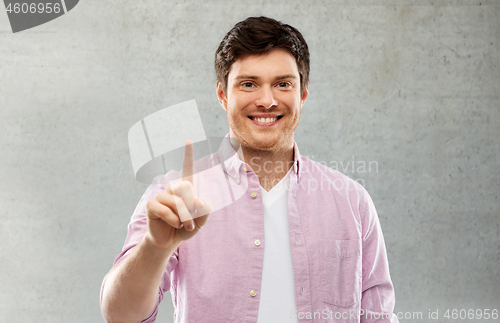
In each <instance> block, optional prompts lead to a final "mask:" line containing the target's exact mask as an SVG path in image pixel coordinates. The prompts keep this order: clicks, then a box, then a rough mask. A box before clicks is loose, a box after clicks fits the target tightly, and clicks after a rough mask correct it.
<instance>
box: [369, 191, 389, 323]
mask: <svg viewBox="0 0 500 323" xmlns="http://www.w3.org/2000/svg"><path fill="white" fill-rule="evenodd" d="M360 214H361V216H363V217H364V218H363V222H364V223H363V232H362V235H363V249H362V250H363V251H362V252H363V257H362V262H363V272H362V295H361V309H362V315H361V317H360V319H361V322H363V323H372V322H373V323H375V322H377V323H389V322H390V323H397V322H399V321H398V318H397V317H396V315H395V314H394V313H393V310H394V304H395V295H394V287H393V285H392V281H391V277H390V274H389V262H388V260H387V253H386V248H385V243H384V237H383V235H382V228H381V226H380V222H379V219H378V216H377V211H376V210H375V206H374V205H373V201H372V199H371V198H370V196H369V195H368V193H366V194H364V201H363V202H362V203H361V209H360Z"/></svg>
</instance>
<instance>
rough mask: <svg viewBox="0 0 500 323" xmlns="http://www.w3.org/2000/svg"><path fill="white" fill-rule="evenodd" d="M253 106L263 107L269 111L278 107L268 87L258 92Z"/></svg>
mask: <svg viewBox="0 0 500 323" xmlns="http://www.w3.org/2000/svg"><path fill="white" fill-rule="evenodd" d="M255 104H256V105H257V106H258V107H263V108H265V109H270V108H272V107H275V106H277V105H278V102H277V101H276V99H275V97H274V93H273V90H272V89H271V88H269V87H262V88H260V90H259V93H258V98H257V100H256V101H255Z"/></svg>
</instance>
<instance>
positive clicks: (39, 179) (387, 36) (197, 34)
mask: <svg viewBox="0 0 500 323" xmlns="http://www.w3.org/2000/svg"><path fill="white" fill-rule="evenodd" d="M2 11H3V9H2ZM250 15H268V16H271V17H275V18H277V19H279V20H282V21H284V22H287V23H289V24H291V25H293V26H295V27H297V28H298V29H299V30H301V31H302V33H303V34H304V36H305V38H306V40H307V41H308V43H309V46H310V51H311V60H312V66H311V82H310V97H309V99H308V101H307V103H306V105H305V107H304V109H303V115H302V120H301V123H300V125H299V128H298V130H297V132H296V140H297V142H298V143H299V145H300V149H301V152H302V153H303V154H305V155H308V156H310V157H313V158H314V159H316V160H319V161H324V162H327V163H328V164H329V165H331V166H332V167H336V168H338V169H339V170H341V171H343V172H345V173H346V174H348V175H349V176H351V177H353V178H355V179H357V180H359V181H360V182H363V183H364V185H365V187H366V188H367V189H368V191H369V192H370V194H371V196H372V198H373V200H374V202H375V205H376V206H377V209H378V212H379V216H380V220H381V223H382V227H383V231H384V234H385V240H386V245H387V248H388V255H389V261H390V268H391V273H392V279H393V282H394V286H395V290H396V300H397V301H396V312H402V313H407V312H410V313H413V312H422V314H423V319H418V318H415V319H407V320H402V321H405V322H421V321H429V320H428V319H426V318H427V316H428V311H429V310H431V311H432V312H435V311H436V310H438V311H439V317H440V319H439V320H433V321H435V322H469V321H470V322H477V321H480V320H476V319H471V320H469V319H467V320H457V321H455V320H448V319H445V318H444V317H443V314H444V312H445V311H446V309H467V310H468V309H474V310H480V309H486V308H488V309H493V308H495V307H496V308H497V309H499V310H500V306H499V304H500V303H499V302H498V301H499V300H500V288H499V285H500V273H499V268H500V266H499V260H500V239H499V231H500V219H499V216H500V200H499V191H500V175H499V171H498V169H499V167H500V142H499V137H500V96H499V93H500V67H499V64H500V57H499V56H500V54H499V53H500V42H499V40H500V5H499V2H498V1H495V0H478V1H458V0H452V1H440V0H434V1H431V0H422V1H409V0H408V1H403V0H392V1H370V0H353V1H295V0H293V1H288V2H283V1H254V2H252V3H251V4H248V3H247V2H245V3H241V4H240V3H236V2H233V3H229V2H227V3H225V2H223V1H203V2H200V4H198V3H197V2H195V1H149V2H133V3H132V2H129V3H126V2H123V1H112V2H104V1H95V0H86V1H81V2H80V3H79V4H78V5H77V7H75V8H74V9H73V10H72V11H71V12H69V13H68V14H66V15H64V16H63V17H61V18H58V19H56V20H54V21H52V22H49V23H47V24H44V25H42V26H39V27H36V28H33V29H30V30H27V31H24V32H21V33H17V34H12V32H11V31H10V26H9V22H8V19H7V15H6V14H4V13H1V14H0V75H1V78H0V129H1V136H0V147H1V148H0V149H1V156H2V157H1V158H0V179H1V181H0V237H1V241H2V248H1V251H0V264H1V266H0V286H2V288H1V289H0V321H1V322H37V323H40V322H50V323H56V322H101V321H103V320H102V317H101V314H100V309H99V288H100V284H101V280H102V278H103V277H104V275H105V274H106V272H107V271H108V270H109V268H110V267H111V265H112V262H113V259H114V257H115V256H116V255H117V254H118V253H119V252H120V249H121V247H122V244H123V242H124V239H125V235H126V229H127V223H128V221H129V218H130V215H131V214H132V212H133V210H134V207H135V205H136V203H137V202H138V200H139V198H140V196H141V195H142V193H143V192H144V190H145V188H146V185H143V184H140V183H138V182H136V181H135V180H134V176H133V172H132V166H131V162H130V156H129V152H128V143H127V132H128V129H129V128H130V127H131V126H132V125H133V124H134V123H135V122H137V121H139V120H140V119H141V118H143V117H145V116H147V115H149V114H151V113H153V112H155V111H157V110H160V109H162V108H165V107H167V106H170V105H173V104H175V103H179V102H183V101H187V100H190V99H196V101H197V103H198V107H199V108H200V111H201V114H202V118H203V122H204V125H205V130H206V132H207V134H209V135H212V136H220V135H222V136H223V135H225V134H226V132H227V131H228V126H227V123H226V121H225V114H224V111H223V110H222V108H221V107H220V106H219V105H218V102H217V99H216V96H215V82H214V81H215V73H214V71H213V66H212V65H213V55H214V52H215V49H216V47H217V46H218V43H219V42H220V40H221V39H222V37H223V35H224V34H225V33H226V32H227V31H228V30H229V29H230V28H231V27H232V26H233V25H234V24H235V23H236V22H237V21H239V20H241V19H244V18H245V17H247V16H250ZM370 161H371V162H372V163H371V164H370V165H371V168H368V163H369V162H370ZM363 163H365V164H366V167H365V168H364V169H363V167H361V166H362V165H363ZM352 165H354V166H355V167H354V168H352ZM171 315H172V314H171V304H169V300H168V298H167V299H166V300H165V301H164V303H163V304H162V309H161V314H160V318H159V320H158V322H171V321H172V318H171ZM489 321H492V320H489ZM485 322H486V321H485Z"/></svg>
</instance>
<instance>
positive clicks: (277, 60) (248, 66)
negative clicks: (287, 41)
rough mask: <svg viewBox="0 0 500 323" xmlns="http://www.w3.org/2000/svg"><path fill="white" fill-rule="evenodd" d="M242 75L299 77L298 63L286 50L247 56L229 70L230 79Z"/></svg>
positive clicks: (274, 50)
mask: <svg viewBox="0 0 500 323" xmlns="http://www.w3.org/2000/svg"><path fill="white" fill-rule="evenodd" d="M240 75H248V76H253V77H267V76H268V77H272V76H281V75H296V76H297V77H298V76H299V70H298V67H297V62H296V60H295V57H293V55H292V54H291V53H290V52H288V51H286V50H284V49H273V50H272V51H270V52H269V53H265V54H260V55H247V56H244V57H242V58H239V59H238V60H236V61H235V62H234V63H233V64H232V65H231V68H230V70H229V75H228V79H232V78H236V77H238V76H240Z"/></svg>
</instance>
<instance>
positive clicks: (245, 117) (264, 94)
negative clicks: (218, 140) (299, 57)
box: [217, 49, 308, 150]
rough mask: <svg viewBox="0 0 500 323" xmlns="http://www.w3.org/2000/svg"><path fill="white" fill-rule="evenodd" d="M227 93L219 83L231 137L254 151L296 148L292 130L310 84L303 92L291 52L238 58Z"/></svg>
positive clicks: (276, 52)
mask: <svg viewBox="0 0 500 323" xmlns="http://www.w3.org/2000/svg"><path fill="white" fill-rule="evenodd" d="M226 92H227V93H224V92H223V90H222V86H221V84H220V83H217V96H218V98H219V102H220V103H221V105H222V107H223V108H224V109H225V110H226V112H227V120H228V122H229V126H230V129H231V130H230V135H231V137H232V138H235V139H237V140H238V141H239V142H240V143H241V145H242V146H243V147H246V148H250V149H255V150H282V149H289V148H292V147H293V132H294V131H295V128H296V127H297V125H298V123H299V119H300V110H301V108H302V105H303V104H304V102H305V100H306V99H307V95H308V87H307V86H306V87H305V89H304V92H303V93H302V95H301V93H300V75H299V71H298V68H297V63H296V61H295V58H294V57H293V56H292V54H290V53H289V52H287V51H285V50H282V49H274V50H272V51H271V52H269V53H268V54H263V55H252V56H246V57H243V58H241V59H238V60H237V61H236V62H234V63H233V65H232V66H231V69H230V70H229V75H228V79H227V90H226Z"/></svg>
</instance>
